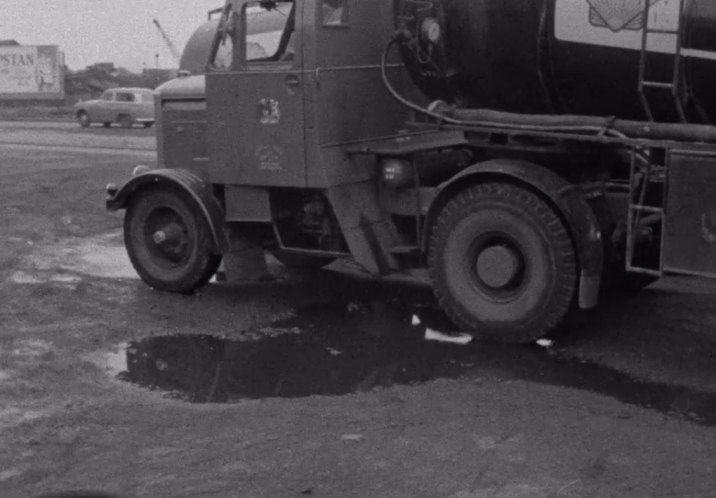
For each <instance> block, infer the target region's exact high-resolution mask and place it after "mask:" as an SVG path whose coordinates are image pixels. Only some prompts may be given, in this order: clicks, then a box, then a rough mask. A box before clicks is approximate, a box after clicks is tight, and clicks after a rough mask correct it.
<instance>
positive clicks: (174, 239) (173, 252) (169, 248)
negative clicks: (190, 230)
mask: <svg viewBox="0 0 716 498" xmlns="http://www.w3.org/2000/svg"><path fill="white" fill-rule="evenodd" d="M152 240H153V241H154V244H155V245H156V246H157V248H158V249H159V250H160V251H161V252H162V253H163V254H165V255H166V256H170V257H179V256H181V255H182V251H183V248H184V247H185V246H186V242H187V236H186V233H185V231H184V229H183V227H182V226H181V225H180V224H179V223H176V222H172V223H168V224H166V225H164V226H162V227H161V228H160V229H158V230H156V231H155V232H154V233H153V234H152Z"/></svg>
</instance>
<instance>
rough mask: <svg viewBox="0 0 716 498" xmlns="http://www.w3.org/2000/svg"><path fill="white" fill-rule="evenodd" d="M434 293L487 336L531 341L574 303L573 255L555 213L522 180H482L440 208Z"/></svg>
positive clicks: (433, 249)
mask: <svg viewBox="0 0 716 498" xmlns="http://www.w3.org/2000/svg"><path fill="white" fill-rule="evenodd" d="M428 266H429V270H430V279H431V282H432V284H433V288H434V292H435V295H436V297H437V299H438V301H439V303H440V305H441V306H442V308H443V309H444V310H445V312H446V313H447V315H448V316H449V317H450V319H451V320H452V321H453V322H454V323H455V324H456V325H457V326H459V327H460V328H462V329H463V330H465V331H468V332H472V333H474V334H476V335H478V336H481V337H483V338H486V339H490V340H496V341H500V342H508V343H529V342H533V341H535V340H536V339H539V338H541V337H544V336H545V335H546V334H547V333H548V332H550V331H551V330H553V329H554V328H555V327H557V326H558V325H559V323H560V322H561V321H562V319H563V318H564V317H565V316H566V314H567V312H568V311H569V309H570V308H571V306H572V303H573V300H574V296H575V289H576V286H577V262H576V256H575V252H574V247H573V244H572V240H571V238H570V235H569V233H568V231H567V228H566V227H565V225H564V223H563V222H562V220H561V219H560V217H559V216H558V215H557V213H556V212H555V211H554V210H553V209H552V208H551V207H550V206H549V205H548V204H547V203H546V202H545V201H543V200H542V199H541V198H540V197H538V196H537V195H536V194H534V193H533V192H531V191H530V190H527V189H525V188H522V187H519V186H516V185H512V184H507V183H485V184H480V185H475V186H472V187H470V188H467V189H466V190H463V191H461V192H460V193H458V194H457V195H456V196H455V197H453V198H452V199H450V200H449V201H448V202H447V204H446V205H445V206H444V207H443V208H442V211H441V212H440V214H439V216H438V218H437V221H436V222H435V224H434V226H433V228H432V232H431V237H430V244H429V255H428Z"/></svg>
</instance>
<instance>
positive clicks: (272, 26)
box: [243, 2, 295, 62]
mask: <svg viewBox="0 0 716 498" xmlns="http://www.w3.org/2000/svg"><path fill="white" fill-rule="evenodd" d="M243 19H244V34H245V39H244V40H243V41H244V43H243V46H244V53H243V60H244V61H246V62H277V61H291V60H293V59H294V57H295V47H294V40H293V32H294V27H295V9H294V3H293V2H249V3H247V4H245V6H244V12H243Z"/></svg>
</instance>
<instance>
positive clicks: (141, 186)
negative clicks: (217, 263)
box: [106, 169, 228, 254]
mask: <svg viewBox="0 0 716 498" xmlns="http://www.w3.org/2000/svg"><path fill="white" fill-rule="evenodd" d="M151 188H168V189H174V190H178V191H179V192H182V193H184V194H185V195H187V196H188V198H190V199H191V200H192V201H193V203H194V205H195V207H196V208H197V209H198V210H199V211H200V212H201V213H202V214H203V216H204V218H205V219H206V222H207V223H208V225H209V227H210V231H211V235H212V238H213V251H214V252H215V253H217V254H219V253H221V252H223V250H224V249H225V248H226V247H228V241H227V237H226V234H225V233H224V230H223V229H222V227H223V224H224V219H225V216H224V209H223V208H222V206H221V204H220V202H219V200H218V199H217V198H216V196H215V195H214V192H213V189H212V186H211V185H210V184H208V183H206V182H205V181H204V180H202V179H201V178H200V177H199V176H197V175H196V174H194V173H193V172H191V171H189V170H185V169H153V170H147V171H144V172H140V173H139V174H137V175H135V176H134V177H133V178H132V179H131V180H129V181H128V182H127V183H125V184H124V185H122V187H121V188H119V189H117V188H116V187H115V186H113V185H108V186H107V200H106V206H107V210H109V211H117V210H120V209H126V207H127V206H128V205H129V203H130V201H131V199H132V197H133V196H135V195H139V194H140V193H141V192H143V191H145V190H146V189H151Z"/></svg>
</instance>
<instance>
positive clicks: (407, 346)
mask: <svg viewBox="0 0 716 498" xmlns="http://www.w3.org/2000/svg"><path fill="white" fill-rule="evenodd" d="M451 329H452V326H451V324H450V323H449V321H448V320H447V318H446V317H445V316H444V315H442V313H440V312H439V311H437V310H433V309H431V308H414V307H409V306H404V305H401V304H398V303H385V302H376V303H357V302H351V303H345V302H341V303H331V304H321V305H314V306H310V307H307V308H303V309H300V310H298V311H297V313H296V316H294V317H293V318H290V319H288V320H283V321H281V322H276V323H274V324H272V325H271V326H270V327H265V328H260V329H256V330H250V331H246V332H245V333H243V334H241V335H240V336H238V338H231V339H226V338H219V337H215V336H209V335H173V336H159V337H153V338H150V339H146V340H142V341H137V342H131V343H128V344H124V345H122V347H121V349H120V351H119V353H117V354H113V355H111V359H110V363H111V365H110V369H111V370H112V371H113V372H114V373H116V374H117V375H118V377H119V378H120V379H122V380H124V381H127V382H131V383H133V384H137V385H139V386H143V387H146V388H150V389H154V390H159V391H161V392H164V394H165V395H166V396H168V397H173V398H178V399H182V400H185V401H189V402H195V403H226V402H235V401H238V400H241V399H257V398H266V397H287V398H291V397H302V396H310V395H316V394H318V395H342V394H348V393H358V392H363V391H368V390H370V389H373V388H376V387H388V386H392V385H410V384H416V383H424V382H429V381H431V380H435V379H441V378H481V379H495V380H526V381H532V382H538V383H542V384H549V385H556V386H565V387H570V388H575V389H580V390H586V391H590V392H594V393H599V394H603V395H606V396H610V397H613V398H616V399H618V400H620V401H622V402H625V403H629V404H633V405H638V406H641V407H644V408H649V409H653V410H657V411H660V412H662V413H665V414H668V415H672V416H677V417H679V418H684V419H688V420H692V421H695V422H698V423H701V424H703V425H709V426H714V425H716V394H715V393H710V392H700V391H695V390H691V389H688V388H686V387H680V386H671V385H664V384H657V383H649V382H643V381H640V380H639V379H636V378H633V377H631V376H629V375H626V374H624V373H621V372H618V371H615V370H612V369H609V368H607V367H604V366H601V365H597V364H591V363H585V362H580V361H576V360H574V359H569V358H565V357H564V356H562V355H561V353H560V351H559V347H558V343H557V344H555V345H550V346H549V347H541V346H538V345H534V346H522V347H515V346H503V345H496V344H488V343H484V342H479V341H473V342H470V343H469V344H464V343H465V342H466V341H465V340H464V336H462V335H458V334H451V333H449V332H440V331H449V330H451ZM543 344H544V343H543Z"/></svg>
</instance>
